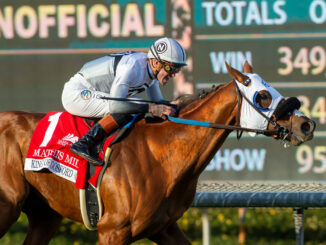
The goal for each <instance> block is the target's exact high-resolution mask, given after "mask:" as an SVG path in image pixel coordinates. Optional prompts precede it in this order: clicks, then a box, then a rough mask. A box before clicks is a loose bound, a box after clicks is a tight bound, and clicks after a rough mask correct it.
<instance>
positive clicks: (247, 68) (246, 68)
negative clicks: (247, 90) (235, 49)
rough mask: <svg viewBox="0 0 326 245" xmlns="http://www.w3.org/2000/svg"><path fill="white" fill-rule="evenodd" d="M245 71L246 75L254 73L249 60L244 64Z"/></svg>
mask: <svg viewBox="0 0 326 245" xmlns="http://www.w3.org/2000/svg"><path fill="white" fill-rule="evenodd" d="M243 71H244V72H245V73H252V66H251V65H250V64H249V62H248V60H246V62H245V63H244V66H243Z"/></svg>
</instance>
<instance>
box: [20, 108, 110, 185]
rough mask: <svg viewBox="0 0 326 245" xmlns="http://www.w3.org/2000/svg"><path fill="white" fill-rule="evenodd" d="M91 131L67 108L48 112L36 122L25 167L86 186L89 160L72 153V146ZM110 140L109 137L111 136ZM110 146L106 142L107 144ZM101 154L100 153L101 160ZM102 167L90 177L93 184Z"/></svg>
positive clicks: (98, 167) (95, 182)
mask: <svg viewBox="0 0 326 245" xmlns="http://www.w3.org/2000/svg"><path fill="white" fill-rule="evenodd" d="M88 130H89V126H88V125H87V124H86V122H85V121H84V120H83V119H82V118H80V117H77V116H73V115H71V114H70V113H68V112H65V111H52V112H49V113H48V114H47V115H46V116H45V117H44V118H43V119H42V120H41V121H40V122H39V123H38V125H37V127H36V129H35V131H34V134H33V137H32V140H31V143H30V145H29V149H28V153H27V156H26V160H25V167H24V169H25V170H33V171H40V170H42V169H47V170H49V171H50V172H52V173H54V174H56V175H58V176H60V177H62V178H65V179H67V180H69V181H72V182H74V183H75V187H76V188H78V189H84V188H85V181H86V171H87V164H88V163H87V161H86V160H85V159H83V158H81V157H79V156H77V155H75V154H73V153H71V152H70V150H69V148H70V146H71V145H72V144H73V143H75V142H77V141H78V140H79V138H80V137H81V136H82V135H84V134H85V133H86V132H87V131H88ZM108 141H110V139H108ZM105 145H107V143H106V144H105ZM101 157H102V155H101V156H100V159H101ZM101 169H102V166H97V167H96V171H95V174H94V175H93V176H92V177H91V181H89V183H91V184H92V185H93V186H94V187H96V185H97V177H98V174H99V173H100V170H101Z"/></svg>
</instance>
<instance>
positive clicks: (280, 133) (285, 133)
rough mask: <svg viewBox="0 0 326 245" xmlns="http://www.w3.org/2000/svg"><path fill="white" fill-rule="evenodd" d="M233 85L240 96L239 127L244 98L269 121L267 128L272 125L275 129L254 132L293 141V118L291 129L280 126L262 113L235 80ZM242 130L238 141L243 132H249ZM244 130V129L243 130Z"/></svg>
mask: <svg viewBox="0 0 326 245" xmlns="http://www.w3.org/2000/svg"><path fill="white" fill-rule="evenodd" d="M233 83H234V85H235V87H236V91H237V94H238V112H237V125H240V109H241V98H244V99H245V100H246V101H247V103H248V104H249V105H250V106H251V107H252V108H253V109H255V110H256V112H257V113H258V114H259V115H261V116H262V117H263V118H265V119H266V120H267V122H268V123H267V127H268V125H269V124H272V125H273V126H274V128H275V130H267V129H266V130H256V131H253V132H255V133H257V134H260V133H261V131H263V133H262V134H264V135H267V136H271V135H276V136H277V137H279V138H280V139H281V140H282V141H285V139H287V138H288V139H289V140H291V134H292V132H291V129H292V116H293V115H291V116H290V119H289V120H290V125H289V129H288V128H286V127H283V126H281V125H279V124H278V123H277V122H276V120H274V118H273V116H272V117H270V118H268V117H267V116H266V115H265V114H264V113H262V112H261V111H260V110H259V109H258V108H257V107H256V106H255V105H254V104H253V103H252V102H251V101H250V100H249V99H248V97H247V96H246V95H245V94H244V93H243V92H242V91H241V90H240V89H239V86H238V84H237V83H236V81H235V80H233ZM239 128H240V129H238V130H237V139H240V137H241V135H242V132H243V131H247V130H246V129H245V128H242V127H239ZM241 128H242V129H241Z"/></svg>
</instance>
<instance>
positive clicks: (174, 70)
mask: <svg viewBox="0 0 326 245" xmlns="http://www.w3.org/2000/svg"><path fill="white" fill-rule="evenodd" d="M159 62H160V63H161V64H162V66H163V68H164V70H165V71H166V72H167V73H169V74H176V73H178V72H179V71H180V69H181V67H177V66H174V65H171V64H169V63H166V62H161V61H159Z"/></svg>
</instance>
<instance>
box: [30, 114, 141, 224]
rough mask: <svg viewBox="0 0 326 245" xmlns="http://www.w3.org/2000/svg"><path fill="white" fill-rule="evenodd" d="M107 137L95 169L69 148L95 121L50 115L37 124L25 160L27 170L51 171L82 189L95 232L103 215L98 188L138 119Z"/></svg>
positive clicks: (83, 207) (87, 221)
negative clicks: (114, 149) (115, 148)
mask: <svg viewBox="0 0 326 245" xmlns="http://www.w3.org/2000/svg"><path fill="white" fill-rule="evenodd" d="M136 118H137V116H135V117H134V118H133V119H132V120H131V121H130V122H129V123H127V124H126V125H125V126H124V127H123V128H121V129H118V130H116V131H115V132H113V133H111V134H110V135H108V137H107V138H106V139H104V140H103V142H102V143H101V144H100V145H99V146H98V147H97V149H98V153H99V159H102V160H104V165H103V166H93V165H92V164H88V163H87V161H86V160H85V159H83V158H81V157H79V156H77V155H74V154H73V153H72V152H70V150H69V149H70V146H71V145H72V144H73V143H75V142H77V141H78V140H79V138H80V137H81V136H82V135H84V134H85V133H86V132H88V130H89V128H90V127H92V126H93V125H94V124H95V123H96V121H94V120H90V119H85V118H81V117H77V116H73V115H71V114H70V113H68V112H65V111H52V112H49V113H48V114H47V115H46V116H45V117H44V118H43V119H42V120H41V121H40V122H39V123H38V125H37V127H36V129H35V131H34V134H33V137H32V140H31V142H30V145H29V149H28V153H27V156H26V159H25V166H24V169H25V170H32V171H49V172H51V173H54V174H56V175H58V176H60V177H62V178H65V179H67V180H69V181H72V182H74V183H75V187H76V188H77V189H79V196H80V209H81V214H82V218H83V222H84V224H85V226H86V228H87V229H89V230H95V229H96V225H97V222H98V220H99V219H100V218H101V216H102V203H101V198H100V196H99V193H100V192H99V186H100V183H101V179H102V176H103V174H104V172H105V170H106V168H107V167H108V166H109V165H110V155H111V152H112V146H113V145H114V144H115V143H117V142H119V141H120V140H121V139H122V138H123V137H124V136H125V135H126V134H127V133H128V132H129V129H130V128H131V125H132V124H133V123H134V121H135V120H136Z"/></svg>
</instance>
